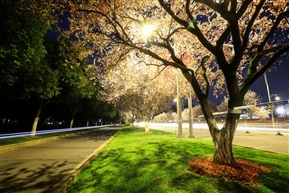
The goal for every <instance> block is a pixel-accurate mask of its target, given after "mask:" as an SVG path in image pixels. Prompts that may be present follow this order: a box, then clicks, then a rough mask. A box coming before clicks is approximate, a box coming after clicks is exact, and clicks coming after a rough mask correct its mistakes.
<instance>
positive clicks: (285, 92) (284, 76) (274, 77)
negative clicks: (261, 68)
mask: <svg viewBox="0 0 289 193" xmlns="http://www.w3.org/2000/svg"><path fill="white" fill-rule="evenodd" d="M267 79H268V84H269V89H270V94H271V95H273V94H278V95H279V96H280V100H288V99H289V59H287V60H286V59H285V61H284V63H283V64H281V65H280V66H277V67H276V68H275V69H273V70H272V71H271V72H268V73H267ZM250 90H253V91H255V92H256V93H257V94H258V95H260V97H261V98H262V99H263V100H262V101H263V102H268V94H267V88H266V84H265V80H264V76H261V77H260V78H259V79H258V80H257V81H256V82H255V83H254V84H253V85H252V86H251V88H250ZM272 101H273V99H272Z"/></svg>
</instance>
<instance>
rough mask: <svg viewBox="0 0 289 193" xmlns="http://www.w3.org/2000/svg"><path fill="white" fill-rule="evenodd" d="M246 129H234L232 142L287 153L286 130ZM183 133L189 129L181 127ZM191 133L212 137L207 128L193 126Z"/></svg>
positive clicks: (187, 134) (172, 128) (164, 129)
mask: <svg viewBox="0 0 289 193" xmlns="http://www.w3.org/2000/svg"><path fill="white" fill-rule="evenodd" d="M151 128H153V129H158V130H163V131H167V132H175V133H176V132H177V128H175V127H157V126H151ZM248 131H249V133H247V131H246V130H243V131H236V133H235V136H234V140H233V144H234V145H239V146H243V147H249V148H254V149H260V150H264V151H270V152H274V153H280V154H285V155H289V134H288V133H287V132H284V133H281V134H282V135H277V132H275V131H272V132H265V131H258V130H257V131H256V130H254V129H248ZM183 133H184V136H185V137H188V136H189V130H188V129H187V128H183ZM193 133H194V137H196V138H204V139H208V140H211V139H212V138H211V136H210V133H209V130H208V129H197V128H194V130H193Z"/></svg>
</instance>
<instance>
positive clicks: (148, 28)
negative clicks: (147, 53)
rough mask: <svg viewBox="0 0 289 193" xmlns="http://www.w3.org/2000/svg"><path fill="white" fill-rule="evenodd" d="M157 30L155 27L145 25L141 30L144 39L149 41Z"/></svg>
mask: <svg viewBox="0 0 289 193" xmlns="http://www.w3.org/2000/svg"><path fill="white" fill-rule="evenodd" d="M155 28H156V27H155V26H154V25H149V24H147V25H144V26H143V27H142V28H141V34H142V37H143V39H144V40H147V39H148V38H149V37H150V36H151V34H152V32H153V31H154V30H155Z"/></svg>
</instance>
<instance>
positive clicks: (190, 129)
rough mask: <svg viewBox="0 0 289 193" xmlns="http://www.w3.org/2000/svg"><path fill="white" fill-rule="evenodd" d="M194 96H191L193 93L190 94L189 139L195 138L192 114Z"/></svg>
mask: <svg viewBox="0 0 289 193" xmlns="http://www.w3.org/2000/svg"><path fill="white" fill-rule="evenodd" d="M192 106H193V105H192V95H191V92H190V95H189V97H188V108H189V132H190V135H189V137H190V138H194V133H193V119H194V117H193V114H192Z"/></svg>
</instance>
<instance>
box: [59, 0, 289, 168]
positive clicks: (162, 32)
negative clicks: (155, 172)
mask: <svg viewBox="0 0 289 193" xmlns="http://www.w3.org/2000/svg"><path fill="white" fill-rule="evenodd" d="M59 2H60V3H63V6H62V8H67V11H69V12H70V13H71V23H72V26H73V28H71V31H70V34H78V35H79V36H78V37H79V39H81V40H84V41H86V42H89V43H91V44H93V46H95V47H96V48H97V49H101V50H102V51H103V53H104V54H103V57H104V58H103V66H104V67H105V68H110V67H111V66H118V65H119V64H121V61H123V60H126V59H127V58H128V57H130V56H131V54H134V58H133V60H136V61H138V62H139V61H145V63H146V64H149V65H155V66H159V67H161V68H167V67H169V66H172V67H174V68H177V69H179V71H181V73H182V74H183V76H184V77H185V79H186V80H187V81H188V82H189V83H190V85H191V87H192V88H193V89H194V92H195V94H196V96H197V98H198V100H199V102H200V104H201V107H202V110H203V113H204V116H205V119H206V121H207V123H208V126H209V131H210V134H211V136H212V139H213V143H214V146H215V153H214V162H216V163H220V164H234V163H235V159H234V156H233V151H232V141H233V138H234V133H235V130H236V127H237V125H238V120H239V118H240V111H239V110H235V109H234V108H235V107H237V106H242V105H243V102H244V97H245V94H246V93H247V91H248V90H249V88H250V86H251V85H252V84H253V83H254V82H255V81H256V80H257V79H258V78H259V77H260V76H261V75H262V74H263V73H264V72H266V71H267V70H268V69H269V68H270V67H271V66H272V65H275V64H276V63H278V61H279V59H280V57H281V55H283V54H285V53H288V50H289V44H288V27H289V23H288V14H289V10H288V6H289V4H288V1H287V0H278V1H275V0H210V1H208V0H194V1H190V0H175V1H171V0H151V1H145V0H126V1H124V0H116V1H106V0H91V1H86V0H77V1H74V0H71V1H69V0H68V1H67V0H66V1H63V0H59ZM148 26H151V27H148ZM144 29H145V30H144ZM148 31H149V32H150V35H145V36H143V35H141V33H142V32H148ZM80 32H81V33H80ZM210 88H213V90H214V91H213V92H214V94H219V93H222V92H226V93H227V95H228V98H229V100H228V108H227V109H228V114H227V117H226V121H225V124H224V126H223V127H222V128H218V126H217V123H216V120H215V117H214V116H213V112H212V111H211V109H210V106H209V102H208V96H209V93H210V90H211V89H210Z"/></svg>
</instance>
